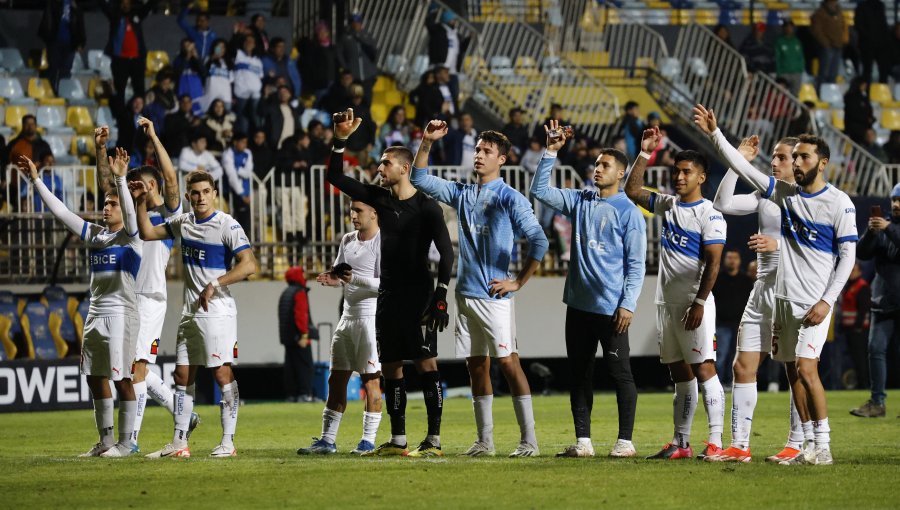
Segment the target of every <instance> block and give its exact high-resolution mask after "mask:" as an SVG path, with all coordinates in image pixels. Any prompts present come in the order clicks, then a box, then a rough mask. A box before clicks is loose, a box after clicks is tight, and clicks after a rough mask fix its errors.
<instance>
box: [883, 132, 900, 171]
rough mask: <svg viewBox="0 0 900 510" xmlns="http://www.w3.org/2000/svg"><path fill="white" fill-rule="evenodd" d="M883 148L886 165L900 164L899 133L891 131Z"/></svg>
mask: <svg viewBox="0 0 900 510" xmlns="http://www.w3.org/2000/svg"><path fill="white" fill-rule="evenodd" d="M883 148H884V152H885V153H886V154H887V157H888V163H890V164H891V165H896V164H900V131H891V135H890V136H889V137H888V140H887V142H886V143H885V144H884V147H883Z"/></svg>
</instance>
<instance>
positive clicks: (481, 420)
mask: <svg viewBox="0 0 900 510" xmlns="http://www.w3.org/2000/svg"><path fill="white" fill-rule="evenodd" d="M472 407H473V408H474V409H475V428H476V429H477V430H478V440H479V441H480V442H482V443H484V444H485V445H487V446H488V448H493V447H494V415H493V407H494V395H482V396H480V397H473V398H472Z"/></svg>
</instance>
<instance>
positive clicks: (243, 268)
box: [197, 249, 257, 311]
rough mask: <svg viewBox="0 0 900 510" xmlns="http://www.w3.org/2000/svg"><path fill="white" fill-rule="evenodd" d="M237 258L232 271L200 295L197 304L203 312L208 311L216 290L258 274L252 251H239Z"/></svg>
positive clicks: (205, 288)
mask: <svg viewBox="0 0 900 510" xmlns="http://www.w3.org/2000/svg"><path fill="white" fill-rule="evenodd" d="M235 258H236V259H237V264H235V265H234V267H232V268H231V270H229V271H228V272H227V273H225V274H223V275H222V276H220V277H218V278H217V279H216V280H215V281H212V282H209V283H207V284H206V287H204V288H203V292H201V293H200V297H199V298H198V299H197V303H198V304H199V305H200V308H203V311H208V309H209V300H210V299H212V298H213V296H214V295H215V293H216V289H218V288H219V287H227V286H228V285H231V284H233V283H238V282H241V281H244V280H246V279H247V278H249V277H250V276H251V275H253V274H254V273H256V269H257V267H256V256H255V255H253V250H252V249H246V250H241V251H239V252H238V253H237V254H236V255H235Z"/></svg>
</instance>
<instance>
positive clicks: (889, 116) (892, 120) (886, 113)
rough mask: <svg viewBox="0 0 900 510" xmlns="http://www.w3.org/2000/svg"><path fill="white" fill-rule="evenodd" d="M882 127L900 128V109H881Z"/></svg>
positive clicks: (892, 129)
mask: <svg viewBox="0 0 900 510" xmlns="http://www.w3.org/2000/svg"><path fill="white" fill-rule="evenodd" d="M881 127H883V128H885V129H890V130H891V131H894V130H898V129H900V110H898V109H896V108H885V109H884V110H881Z"/></svg>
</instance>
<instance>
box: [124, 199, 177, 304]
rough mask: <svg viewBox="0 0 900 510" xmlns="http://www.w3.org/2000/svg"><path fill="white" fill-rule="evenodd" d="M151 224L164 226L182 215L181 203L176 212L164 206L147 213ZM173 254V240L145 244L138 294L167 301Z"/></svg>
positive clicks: (138, 276)
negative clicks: (170, 218) (167, 287)
mask: <svg viewBox="0 0 900 510" xmlns="http://www.w3.org/2000/svg"><path fill="white" fill-rule="evenodd" d="M147 214H148V215H149V216H150V223H152V224H153V225H154V226H155V225H162V224H163V223H165V222H166V218H169V217H170V216H177V215H179V214H181V202H180V201H179V202H178V207H177V208H176V209H175V210H174V211H169V208H168V207H167V206H166V205H165V204H163V205H161V206H159V207H156V208H153V209H151V210H149V211H147ZM171 252H172V240H171V239H165V240H162V241H151V242H147V243H144V255H143V260H142V261H141V270H140V271H138V275H137V282H136V283H135V291H136V292H137V293H138V294H143V295H146V296H153V297H155V298H159V299H166V265H168V263H169V254H170V253H171Z"/></svg>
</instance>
